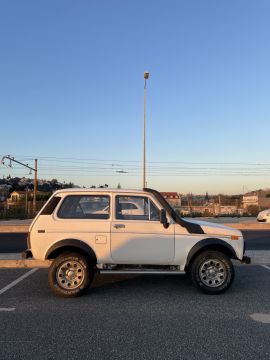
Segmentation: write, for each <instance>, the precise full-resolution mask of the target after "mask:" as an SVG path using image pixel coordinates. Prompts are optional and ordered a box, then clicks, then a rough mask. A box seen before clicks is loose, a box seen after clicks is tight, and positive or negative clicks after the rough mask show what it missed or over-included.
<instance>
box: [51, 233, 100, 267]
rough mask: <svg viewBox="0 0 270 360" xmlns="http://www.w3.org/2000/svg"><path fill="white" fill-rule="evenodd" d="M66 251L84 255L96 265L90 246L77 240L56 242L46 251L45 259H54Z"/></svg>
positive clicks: (94, 255)
mask: <svg viewBox="0 0 270 360" xmlns="http://www.w3.org/2000/svg"><path fill="white" fill-rule="evenodd" d="M66 251H74V252H78V253H80V254H83V255H86V256H87V257H88V259H89V260H90V261H91V262H92V263H94V264H96V263H97V257H96V254H95V252H94V250H93V249H92V248H91V246H89V245H88V244H86V243H85V242H83V241H81V240H78V239H64V240H60V241H58V242H56V243H55V244H53V245H52V246H51V247H50V248H49V249H48V250H47V252H46V255H45V259H46V260H49V259H55V258H56V257H57V256H58V255H60V254H61V253H63V252H66Z"/></svg>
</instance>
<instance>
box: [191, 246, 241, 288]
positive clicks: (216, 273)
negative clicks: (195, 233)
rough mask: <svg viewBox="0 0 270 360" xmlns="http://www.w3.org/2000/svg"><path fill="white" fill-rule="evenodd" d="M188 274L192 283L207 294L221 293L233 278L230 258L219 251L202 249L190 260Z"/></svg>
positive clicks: (230, 283)
mask: <svg viewBox="0 0 270 360" xmlns="http://www.w3.org/2000/svg"><path fill="white" fill-rule="evenodd" d="M190 274H191V278H192V281H193V283H194V284H195V285H196V286H197V288H199V289H200V290H201V291H203V292H205V293H207V294H221V293H223V292H224V291H226V290H227V289H228V288H229V287H230V286H231V285H232V283H233V280H234V267H233V265H232V262H231V260H230V259H229V258H228V256H226V255H225V254H223V253H221V252H219V251H204V252H202V253H201V254H199V255H198V256H197V257H196V258H195V259H194V260H193V262H192V264H191V267H190Z"/></svg>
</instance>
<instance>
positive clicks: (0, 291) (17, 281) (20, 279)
mask: <svg viewBox="0 0 270 360" xmlns="http://www.w3.org/2000/svg"><path fill="white" fill-rule="evenodd" d="M37 270H38V269H31V270H30V271H27V273H25V274H23V275H22V276H20V277H18V279H16V280H14V281H12V282H11V283H10V284H8V285H7V286H5V287H4V288H3V289H1V290H0V295H2V294H4V293H5V292H6V291H8V290H9V289H11V288H13V286H15V285H17V284H18V283H19V282H21V281H22V280H24V279H25V278H27V277H28V276H30V275H32V274H33V273H34V272H36V271H37Z"/></svg>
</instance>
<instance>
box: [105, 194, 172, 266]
mask: <svg viewBox="0 0 270 360" xmlns="http://www.w3.org/2000/svg"><path fill="white" fill-rule="evenodd" d="M128 204H130V205H128ZM159 213H160V207H159V206H158V205H157V204H155V202H154V200H153V199H151V198H150V197H148V196H137V195H136V196H133V195H130V196H129V195H123V196H122V195H116V196H115V198H114V216H113V221H112V224H111V256H112V259H113V261H114V262H115V263H118V264H148V265H154V264H161V265H165V264H170V263H171V262H172V261H173V259H174V224H173V223H172V224H170V225H169V227H167V228H165V227H164V225H163V224H161V223H160V215H159Z"/></svg>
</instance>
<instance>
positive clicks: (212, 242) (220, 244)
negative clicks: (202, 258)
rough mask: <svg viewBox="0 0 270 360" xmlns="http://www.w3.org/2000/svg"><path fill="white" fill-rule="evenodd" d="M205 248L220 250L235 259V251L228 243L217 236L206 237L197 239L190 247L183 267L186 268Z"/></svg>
mask: <svg viewBox="0 0 270 360" xmlns="http://www.w3.org/2000/svg"><path fill="white" fill-rule="evenodd" d="M206 250H213V251H220V252H222V253H224V254H225V255H227V256H228V257H229V258H230V259H237V255H236V252H235V250H234V248H233V247H232V246H231V245H230V244H228V243H226V242H225V241H224V240H221V239H218V238H207V239H203V240H201V241H199V242H198V243H196V244H195V245H194V246H193V247H192V248H191V249H190V251H189V253H188V256H187V261H186V266H185V267H186V268H188V267H189V265H190V264H191V263H192V261H193V260H194V259H195V257H196V256H198V255H199V254H200V253H202V252H203V251H206Z"/></svg>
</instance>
